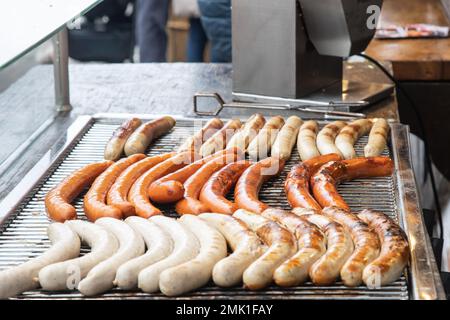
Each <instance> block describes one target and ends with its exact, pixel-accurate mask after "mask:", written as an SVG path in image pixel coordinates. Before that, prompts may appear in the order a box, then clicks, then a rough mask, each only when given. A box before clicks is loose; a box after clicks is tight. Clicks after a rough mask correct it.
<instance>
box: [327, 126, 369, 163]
mask: <svg viewBox="0 0 450 320" xmlns="http://www.w3.org/2000/svg"><path fill="white" fill-rule="evenodd" d="M371 128H372V121H370V120H368V119H359V120H355V121H353V122H351V123H349V124H348V125H346V126H345V127H344V128H343V129H342V130H341V132H339V134H338V136H337V137H336V141H335V144H336V147H337V148H338V149H339V150H340V151H341V153H342V155H343V156H344V159H353V158H355V157H356V152H355V149H354V148H353V145H354V144H355V142H356V141H357V140H358V139H359V138H360V137H362V136H363V135H365V134H367V133H369V131H370V129H371Z"/></svg>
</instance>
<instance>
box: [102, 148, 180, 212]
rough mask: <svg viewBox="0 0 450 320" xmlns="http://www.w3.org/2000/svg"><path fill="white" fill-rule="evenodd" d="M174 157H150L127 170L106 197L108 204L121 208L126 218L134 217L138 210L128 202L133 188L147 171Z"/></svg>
mask: <svg viewBox="0 0 450 320" xmlns="http://www.w3.org/2000/svg"><path fill="white" fill-rule="evenodd" d="M174 155H175V153H174V152H171V153H163V154H161V155H157V156H153V157H148V158H145V159H143V160H141V161H138V162H136V163H134V164H132V165H131V166H129V167H128V168H126V169H125V171H123V172H122V173H121V174H120V176H119V177H118V178H117V179H116V181H115V182H114V184H113V185H112V186H111V188H110V189H109V191H108V194H107V196H106V203H107V204H108V205H110V206H114V207H116V208H119V209H120V210H121V211H122V216H123V217H124V218H125V217H129V216H134V215H135V214H136V210H135V209H134V206H133V205H132V204H131V203H130V202H129V201H128V191H130V189H131V186H132V185H133V184H134V182H135V181H136V180H137V179H138V178H139V177H140V176H141V175H143V174H144V173H145V172H146V171H148V170H150V169H151V168H153V167H154V166H155V165H157V164H158V163H161V162H162V161H164V160H167V159H169V158H170V157H173V156H174Z"/></svg>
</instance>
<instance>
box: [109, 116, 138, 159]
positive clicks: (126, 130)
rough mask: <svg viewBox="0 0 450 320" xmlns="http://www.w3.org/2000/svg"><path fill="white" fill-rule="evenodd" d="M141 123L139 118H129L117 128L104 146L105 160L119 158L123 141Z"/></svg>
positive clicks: (124, 141)
mask: <svg viewBox="0 0 450 320" xmlns="http://www.w3.org/2000/svg"><path fill="white" fill-rule="evenodd" d="M141 124H142V121H141V119H138V118H131V119H128V120H126V121H125V122H124V123H122V124H121V125H120V127H119V128H117V129H116V130H115V131H114V133H113V135H112V137H111V138H110V139H109V141H108V143H107V144H106V147H105V156H104V157H105V159H106V160H113V161H116V160H119V159H120V157H121V156H122V154H123V149H124V147H125V143H126V142H127V140H128V138H129V137H130V136H131V134H132V133H133V132H134V131H135V130H136V129H137V128H138V127H139V126H140V125H141Z"/></svg>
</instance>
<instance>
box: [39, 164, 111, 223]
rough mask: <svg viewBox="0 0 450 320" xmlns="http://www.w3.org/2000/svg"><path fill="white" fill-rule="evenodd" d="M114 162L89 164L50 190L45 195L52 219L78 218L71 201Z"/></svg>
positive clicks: (62, 220)
mask: <svg viewBox="0 0 450 320" xmlns="http://www.w3.org/2000/svg"><path fill="white" fill-rule="evenodd" d="M113 163H114V162H112V161H103V162H98V163H92V164H88V165H87V166H84V167H83V168H81V169H78V170H76V171H75V172H73V173H71V174H70V175H69V176H68V177H67V178H65V179H64V180H63V181H62V182H60V183H59V184H58V185H57V186H56V187H54V188H53V189H52V190H50V191H49V192H48V193H47V195H46V196H45V209H46V210H47V214H48V216H49V217H50V219H52V220H54V221H58V222H64V221H66V220H72V219H76V218H77V211H76V209H75V207H74V206H72V205H71V204H70V203H71V202H72V201H73V199H75V198H76V197H77V196H78V195H79V194H80V193H81V191H83V190H84V188H86V187H87V186H89V185H90V184H92V182H94V180H95V179H96V178H97V177H98V176H99V175H100V174H101V173H102V172H104V171H105V170H106V169H107V168H108V167H109V166H111V165H112V164H113Z"/></svg>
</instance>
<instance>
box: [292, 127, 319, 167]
mask: <svg viewBox="0 0 450 320" xmlns="http://www.w3.org/2000/svg"><path fill="white" fill-rule="evenodd" d="M318 131H319V125H318V123H317V121H314V120H308V121H306V122H305V123H303V124H302V126H301V127H300V130H299V131H298V138H297V150H298V154H299V155H300V159H302V161H306V160H309V159H312V158H315V157H318V156H320V152H319V149H317V144H316V138H317V132H318Z"/></svg>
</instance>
